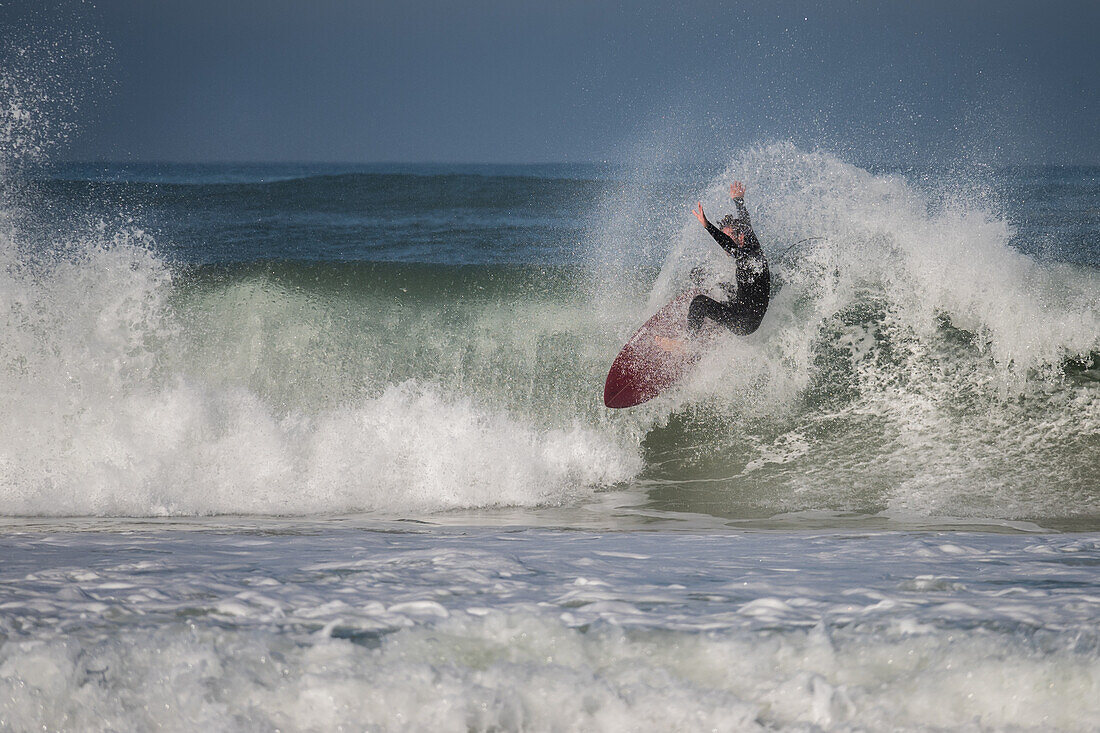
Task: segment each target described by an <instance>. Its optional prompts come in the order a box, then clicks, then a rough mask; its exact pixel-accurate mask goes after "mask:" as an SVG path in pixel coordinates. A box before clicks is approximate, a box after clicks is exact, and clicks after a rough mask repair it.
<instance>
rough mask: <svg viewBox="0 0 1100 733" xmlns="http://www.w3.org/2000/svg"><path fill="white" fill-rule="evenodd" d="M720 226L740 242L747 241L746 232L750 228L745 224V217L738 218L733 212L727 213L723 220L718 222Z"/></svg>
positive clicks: (725, 232)
mask: <svg viewBox="0 0 1100 733" xmlns="http://www.w3.org/2000/svg"><path fill="white" fill-rule="evenodd" d="M718 228H719V229H721V230H722V232H723V233H724V234H725V235H726V236H727V237H729V238H730V239H732V240H733V241H735V242H737V243H738V244H744V243H745V232H746V231H747V230H748V226H747V225H746V224H745V220H744V219H738V218H736V217H735V216H734V215H733V214H726V215H725V216H724V217H722V221H720V222H718Z"/></svg>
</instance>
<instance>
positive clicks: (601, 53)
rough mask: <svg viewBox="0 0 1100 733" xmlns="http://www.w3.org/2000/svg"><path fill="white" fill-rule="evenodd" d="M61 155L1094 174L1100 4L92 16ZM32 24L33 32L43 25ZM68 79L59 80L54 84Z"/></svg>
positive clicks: (8, 7)
mask: <svg viewBox="0 0 1100 733" xmlns="http://www.w3.org/2000/svg"><path fill="white" fill-rule="evenodd" d="M40 7H41V4H40V3H33V4H31V3H25V4H20V3H11V2H8V3H2V7H0V21H2V22H3V29H4V32H5V34H6V35H7V36H8V37H9V38H11V39H14V40H15V41H16V43H17V44H18V41H19V37H20V34H24V33H25V34H27V35H28V36H29V35H33V34H34V33H39V34H41V33H42V32H43V30H42V26H43V24H45V25H48V24H49V23H51V22H56V23H65V24H69V25H70V27H71V25H72V24H73V23H78V24H83V25H86V26H87V27H86V29H85V30H86V32H87V33H88V34H97V35H98V36H99V38H100V39H101V42H102V45H103V47H104V49H106V50H107V51H106V53H105V54H104V55H103V58H104V59H106V63H107V67H106V72H105V73H106V76H108V77H109V78H110V79H111V83H110V84H109V85H107V87H106V88H107V89H108V91H109V93H108V94H103V93H100V92H97V93H96V94H95V95H94V96H95V99H94V103H92V104H88V105H86V106H85V108H84V109H83V111H82V112H81V113H80V115H79V120H78V122H79V130H78V132H77V133H76V134H75V135H74V136H73V137H72V140H71V141H70V143H69V145H68V148H67V149H66V150H65V151H64V152H63V155H64V156H65V157H67V158H70V159H111V160H153V161H157V160H174V161H269V160H271V161H276V160H289V161H441V162H447V161H468V162H479V161H484V162H533V161H603V160H609V161H629V160H631V159H633V158H637V157H638V156H639V155H659V156H664V157H667V158H670V159H685V158H687V159H692V158H696V157H698V156H708V155H722V154H723V153H724V152H725V151H729V150H732V149H736V148H740V147H744V146H746V145H748V144H751V143H753V142H758V141H764V140H793V141H794V142H796V143H797V144H798V145H800V146H803V147H808V148H809V147H815V146H820V147H824V148H826V149H829V150H833V151H837V152H840V153H842V154H845V155H846V156H847V157H850V158H852V159H854V160H858V161H863V162H914V163H923V162H928V161H952V160H958V159H960V158H963V159H967V160H972V161H974V162H1005V161H1021V162H1060V163H1092V164H1096V163H1100V80H1098V73H1097V72H1098V71H1100V50H1098V49H1100V44H1098V43H1097V41H1096V37H1097V35H1098V33H1100V3H1097V2H1044V3H1035V2H1027V3H1023V2H1005V1H1003V0H1001V1H999V2H986V1H978V2H971V1H964V0H951V1H949V2H944V1H940V0H936V1H932V2H904V3H902V2H882V3H860V2H837V3H828V4H824V3H821V4H819V3H793V2H779V3H776V2H758V3H736V4H732V3H722V2H709V1H706V0H700V1H698V2H696V1H684V2H651V1H649V0H640V1H639V2H599V1H598V0H580V1H574V0H554V1H552V2H526V1H523V0H509V1H496V0H490V1H477V0H468V1H458V0H456V1H453V2H449V1H444V0H404V1H402V2H390V1H389V0H368V1H366V2H335V1H333V0H313V1H311V2H296V3H290V2H272V1H266V2H251V1H250V2H243V1H239V2H234V1H233V0H219V1H218V2H212V1H208V0H155V1H150V0H99V1H98V2H96V3H94V4H90V5H89V4H86V5H83V6H80V7H78V8H77V9H76V10H73V5H72V3H69V4H68V5H66V6H65V7H66V10H65V12H60V13H52V12H51V13H45V14H44V13H43V12H42V11H41V10H35V11H32V10H31V8H40ZM47 32H48V29H47ZM73 83H74V84H80V83H81V82H80V80H74V81H73Z"/></svg>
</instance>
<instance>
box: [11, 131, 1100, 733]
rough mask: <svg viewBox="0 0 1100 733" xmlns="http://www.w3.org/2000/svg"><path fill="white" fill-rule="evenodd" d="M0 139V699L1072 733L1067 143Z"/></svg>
mask: <svg viewBox="0 0 1100 733" xmlns="http://www.w3.org/2000/svg"><path fill="white" fill-rule="evenodd" d="M19 119H20V120H22V118H19ZM16 121H17V122H18V121H19V120H16ZM6 129H7V132H6V133H5V134H6V136H7V137H6V138H5V143H6V144H7V145H8V146H9V147H11V148H12V149H13V150H16V149H17V148H18V145H17V143H18V141H19V139H20V137H19V135H20V132H19V125H15V126H13V125H8V127H7V128H6ZM13 130H14V131H13ZM17 152H18V151H17ZM7 160H8V163H7V164H6V165H5V166H4V167H3V181H2V186H0V191H2V194H3V198H2V204H0V405H2V407H3V412H4V414H5V416H6V419H5V420H4V421H3V422H2V423H0V548H2V549H0V558H2V560H3V562H2V567H0V728H3V729H10V730H30V729H32V728H34V729H48V730H55V729H56V730H115V731H118V730H134V731H139V730H147V729H150V728H162V729H166V730H177V729H178V730H194V729H195V728H196V727H199V726H206V727H210V728H211V729H215V730H275V729H279V730H335V729H355V730H425V729H432V730H456V731H464V730H486V731H487V730H624V731H625V730H639V729H646V730H649V729H660V730H700V729H712V730H757V729H759V730H864V729H879V730H880V729H893V730H944V729H961V730H1052V729H1060V730H1091V729H1095V721H1096V720H1097V715H1098V713H1100V710H1098V709H1097V701H1098V700H1100V637H1098V634H1097V629H1098V628H1100V627H1098V625H1097V619H1098V617H1100V584H1098V581H1097V577H1096V572H1095V568H1096V567H1097V566H1098V565H1100V481H1098V478H1097V476H1098V474H1100V471H1098V468H1100V430H1098V428H1100V373H1098V371H1097V353H1098V352H1100V295H1098V293H1100V273H1098V270H1097V267H1098V265H1100V240H1097V236H1096V232H1097V224H1098V222H1097V208H1096V206H1097V204H1096V202H1097V200H1098V199H1100V170H1097V169H1095V168H1057V167H1036V168H1011V169H996V170H993V169H986V168H981V167H973V168H966V169H961V168H958V167H956V168H954V169H952V170H946V171H945V170H931V169H930V170H908V171H900V170H878V169H874V168H872V167H867V166H860V165H857V164H855V163H853V162H851V161H849V160H846V159H845V158H844V156H842V155H838V154H834V153H829V152H824V151H813V150H803V149H800V148H798V147H796V146H794V145H792V144H790V143H782V142H780V143H774V144H768V145H762V146H758V147H752V148H747V149H746V148H742V149H735V150H732V151H731V152H730V156H729V160H728V161H721V164H720V165H717V166H714V165H712V166H709V167H707V166H699V167H697V168H693V169H691V170H657V169H654V168H647V167H645V166H639V167H637V168H630V167H625V166H624V167H612V166H564V165H563V166H292V165H285V166H259V165H255V166H246V165H242V166H230V165H208V166H185V165H177V166H170V165H122V164H117V165H116V164H62V163H56V164H51V163H49V162H48V161H43V160H36V161H35V164H34V165H30V164H27V163H26V161H23V160H22V159H19V157H18V156H16V155H15V154H14V153H11V151H9V156H8V159H7ZM13 161H14V163H13ZM15 163H18V164H15ZM734 177H736V178H737V179H740V180H744V181H745V182H746V185H747V187H748V194H747V201H748V205H749V207H750V210H751V211H752V214H753V218H754V223H755V226H756V229H757V231H758V234H759V236H760V239H761V241H762V242H763V243H764V247H765V251H766V252H767V254H768V256H769V258H770V259H771V262H772V267H773V272H774V273H775V275H776V280H777V283H778V284H779V287H778V289H777V292H776V293H775V295H774V298H773V301H772V303H771V306H770V308H769V311H768V314H767V317H766V318H765V320H764V323H763V325H762V327H761V329H760V330H759V331H758V332H756V333H755V334H753V335H752V336H750V337H747V338H737V337H733V336H731V337H729V338H726V339H723V340H721V341H720V342H719V343H718V344H717V346H716V348H715V349H714V350H713V352H712V353H710V354H709V355H708V356H707V357H706V358H705V359H704V360H703V361H702V362H701V364H700V366H699V368H698V369H697V370H696V371H695V372H694V373H693V374H692V376H691V377H690V378H689V379H688V381H687V382H686V383H685V384H684V385H682V386H681V387H680V388H679V389H676V390H673V391H670V392H669V393H668V394H667V395H663V396H662V397H661V398H659V399H657V400H654V401H653V402H651V403H648V404H646V405H644V406H642V407H640V408H638V409H634V410H629V411H610V410H607V409H605V408H604V407H603V406H602V404H601V402H600V395H601V390H602V383H603V377H604V375H605V374H606V369H607V367H608V365H609V364H610V362H611V359H612V358H613V357H614V355H615V353H616V352H617V350H618V348H619V347H620V346H621V344H622V343H623V342H624V341H625V340H626V338H628V337H629V335H630V333H631V332H632V330H633V329H634V328H636V327H637V325H638V324H640V323H642V322H643V321H644V320H645V319H646V318H647V317H648V316H649V315H650V314H651V313H652V312H654V311H655V310H656V309H657V308H658V307H660V305H662V304H663V303H664V302H666V301H667V300H668V299H669V298H671V297H672V296H673V295H675V293H676V292H677V291H678V289H679V288H680V287H681V286H682V283H684V282H685V280H686V277H687V273H688V272H690V271H691V270H692V269H694V268H699V267H702V268H704V270H706V271H707V272H708V273H710V275H711V276H712V277H713V278H714V279H715V280H716V281H717V280H719V279H721V278H722V277H723V273H726V272H728V270H727V269H724V268H728V261H727V260H726V259H725V256H724V255H723V254H722V253H721V252H720V251H718V250H717V248H716V247H714V246H713V243H712V242H710V241H709V239H708V238H707V237H706V235H705V233H703V232H702V230H701V229H700V228H699V227H698V225H697V224H695V223H694V220H692V219H691V218H690V217H689V216H688V209H689V208H690V206H691V205H692V204H693V203H694V202H695V201H696V200H700V199H701V200H702V201H703V204H704V206H705V207H706V209H707V211H708V212H719V211H722V210H723V209H724V207H726V206H727V202H726V201H723V195H724V191H726V190H728V182H729V180H731V179H732V178H734Z"/></svg>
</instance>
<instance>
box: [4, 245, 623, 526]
mask: <svg viewBox="0 0 1100 733" xmlns="http://www.w3.org/2000/svg"><path fill="white" fill-rule="evenodd" d="M18 237H19V234H18V231H17V230H16V229H14V228H12V229H11V230H9V232H7V233H6V234H5V235H4V236H3V237H2V238H0V239H2V241H0V245H2V246H0V256H2V257H3V261H2V262H0V265H2V266H0V319H2V322H3V330H2V332H0V346H2V347H3V352H4V357H3V361H2V363H0V404H2V405H3V409H4V410H5V412H6V414H8V415H11V416H13V418H14V419H11V420H8V421H6V422H5V423H4V424H3V426H0V445H2V447H0V512H2V513H4V514H8V515H12V514H17V515H20V514H21V515H133V516H144V515H165V514H173V515H175V514H187V515H193V514H200V515H201V514H217V513H257V514H286V513H293V514H302V513H306V514H310V513H344V512H355V511H376V512H383V513H408V512H413V513H416V512H425V511H437V510H442V509H450V508H467V507H487V506H501V505H514V506H531V505H544V504H561V503H564V502H570V501H576V500H577V499H578V498H580V497H584V496H587V495H590V494H591V492H592V491H593V490H594V489H596V488H598V487H601V486H607V485H610V484H612V483H615V482H618V481H623V480H626V479H629V478H630V477H631V476H632V475H634V473H636V471H637V470H638V468H639V459H638V457H637V455H636V451H635V450H634V449H633V448H632V447H631V446H630V445H629V444H626V445H624V444H623V443H622V441H620V440H616V439H614V438H613V437H611V436H608V435H604V434H601V433H599V432H598V431H596V430H595V429H593V428H591V427H588V426H585V425H583V424H581V423H579V422H576V421H573V422H570V421H568V420H566V421H563V424H561V425H559V426H546V425H544V424H538V423H536V422H534V421H525V420H524V419H523V417H522V416H519V415H516V414H514V413H512V412H511V411H509V410H508V408H507V407H504V406H496V407H494V406H492V405H489V404H487V403H485V402H484V401H481V400H477V399H474V398H471V397H467V396H464V395H463V394H462V393H461V392H457V393H456V392H455V391H454V390H445V389H442V388H440V387H438V386H436V385H434V384H432V383H430V382H428V383H421V382H416V381H404V382H401V383H394V384H385V383H381V384H378V383H375V384H371V383H370V375H366V380H367V382H368V383H367V385H366V386H365V387H364V388H361V389H359V391H358V394H355V393H353V394H352V395H351V396H348V397H346V398H344V399H342V400H339V401H337V402H336V403H335V404H327V405H324V406H321V407H319V408H316V409H309V406H308V403H309V401H308V400H303V399H297V400H294V399H290V400H288V399H287V395H286V394H285V391H284V392H276V393H269V394H264V393H262V392H258V391H256V390H255V389H252V388H250V387H249V385H248V384H247V383H242V381H240V380H237V381H234V380H233V379H230V380H228V381H227V380H225V379H223V378H221V374H220V373H219V367H218V363H217V362H218V360H220V359H222V358H223V357H222V356H221V355H220V354H206V355H204V356H205V357H206V358H208V359H209V361H207V362H205V363H200V364H196V363H195V362H194V361H193V360H192V361H188V359H187V358H186V357H187V354H186V353H185V352H187V349H188V344H189V343H190V341H192V340H194V339H195V338H201V336H196V335H195V334H191V335H189V336H188V337H187V338H185V337H184V336H183V333H184V326H183V325H182V321H181V320H180V319H179V318H177V316H176V313H175V311H174V310H173V303H172V300H171V299H172V297H173V294H174V290H173V289H174V287H175V284H174V279H173V277H172V274H171V272H170V270H169V269H168V268H167V267H166V266H165V265H164V264H163V263H162V262H161V261H160V260H159V259H158V258H157V257H156V256H155V255H154V254H153V253H152V251H151V249H150V248H149V246H148V245H149V242H148V241H147V238H146V237H145V235H144V234H143V233H141V232H140V231H134V230H122V231H118V232H116V233H108V232H107V231H106V229H104V230H102V231H100V232H98V233H93V234H92V236H90V237H88V238H87V239H86V240H85V241H83V242H79V243H77V245H75V246H74V245H72V244H68V245H67V246H66V247H63V248H61V249H62V250H63V251H64V250H68V251H69V254H64V255H58V256H57V257H55V258H54V259H48V258H47V259H46V260H44V261H36V262H30V261H28V260H27V258H26V257H25V256H24V255H23V252H22V248H21V246H20V242H19V240H18ZM302 326H303V327H308V323H304V324H302ZM265 368H271V369H277V368H278V366H277V365H266V366H265ZM356 379H357V381H358V382H360V383H361V382H362V381H363V379H364V377H363V375H361V374H357V375H356Z"/></svg>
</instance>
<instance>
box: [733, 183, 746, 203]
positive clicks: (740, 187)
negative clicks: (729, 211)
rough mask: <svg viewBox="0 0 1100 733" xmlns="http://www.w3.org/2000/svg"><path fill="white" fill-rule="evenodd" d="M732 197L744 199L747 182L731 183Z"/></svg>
mask: <svg viewBox="0 0 1100 733" xmlns="http://www.w3.org/2000/svg"><path fill="white" fill-rule="evenodd" d="M730 198H731V199H743V198H745V184H744V183H741V181H734V182H733V183H731V184H730Z"/></svg>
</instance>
